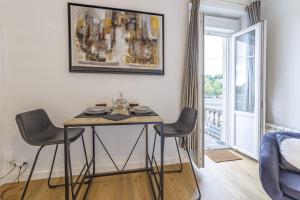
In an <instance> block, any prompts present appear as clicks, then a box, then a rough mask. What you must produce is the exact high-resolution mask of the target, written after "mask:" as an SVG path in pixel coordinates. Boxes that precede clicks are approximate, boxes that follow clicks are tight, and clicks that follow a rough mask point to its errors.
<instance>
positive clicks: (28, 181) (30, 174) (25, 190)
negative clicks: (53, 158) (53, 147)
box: [21, 146, 44, 200]
mask: <svg viewBox="0 0 300 200" xmlns="http://www.w3.org/2000/svg"><path fill="white" fill-rule="evenodd" d="M43 147H44V146H41V147H40V148H39V150H38V151H37V153H36V156H35V159H34V162H33V165H32V167H31V170H30V173H29V177H28V179H27V182H26V185H25V188H24V190H23V193H22V197H21V200H23V199H24V198H25V195H26V192H27V189H28V186H29V183H30V180H31V177H32V174H33V171H34V168H35V165H36V163H37V160H38V157H39V155H40V152H41V150H42V148H43Z"/></svg>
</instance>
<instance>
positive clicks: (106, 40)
mask: <svg viewBox="0 0 300 200" xmlns="http://www.w3.org/2000/svg"><path fill="white" fill-rule="evenodd" d="M68 17H69V67H70V72H102V73H105V72H106V73H136V74H154V75H164V15H163V14H157V13H149V12H141V11H134V10H125V9H118V8H109V7H100V6H92V5H83V4H75V3H68Z"/></svg>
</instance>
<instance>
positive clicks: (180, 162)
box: [150, 134, 183, 173]
mask: <svg viewBox="0 0 300 200" xmlns="http://www.w3.org/2000/svg"><path fill="white" fill-rule="evenodd" d="M174 140H175V144H176V148H177V153H178V158H179V164H180V168H179V169H177V170H164V173H174V172H178V173H181V172H182V169H183V167H182V160H181V156H180V151H179V147H178V142H177V139H176V137H174ZM155 144H156V134H155V137H154V144H153V151H152V160H151V163H150V164H151V166H152V163H153V160H154V150H155ZM157 173H158V172H157Z"/></svg>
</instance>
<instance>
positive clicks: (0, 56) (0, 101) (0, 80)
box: [0, 21, 4, 185]
mask: <svg viewBox="0 0 300 200" xmlns="http://www.w3.org/2000/svg"><path fill="white" fill-rule="evenodd" d="M3 97H4V46H3V32H2V23H1V21H0V138H3V137H4V134H3V133H4V127H3V124H4V123H3V120H4V118H3V117H4V98H3ZM3 146H4V143H3V140H0V176H2V174H3V173H4V172H3V170H4V169H3V168H4V165H3ZM0 185H1V182H0Z"/></svg>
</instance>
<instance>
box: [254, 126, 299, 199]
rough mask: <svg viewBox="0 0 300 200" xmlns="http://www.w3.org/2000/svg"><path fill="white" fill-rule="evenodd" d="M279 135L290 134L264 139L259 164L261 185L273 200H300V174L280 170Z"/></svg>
mask: <svg viewBox="0 0 300 200" xmlns="http://www.w3.org/2000/svg"><path fill="white" fill-rule="evenodd" d="M277 134H289V133H286V132H276V133H267V134H265V135H264V136H263V138H262V143H261V149H260V164H259V174H260V179H261V183H262V185H263V188H264V190H265V191H266V192H267V194H268V195H269V196H270V197H271V198H272V200H300V174H299V173H296V172H292V171H288V170H284V169H281V168H280V152H279V145H278V142H277V139H276V135H277ZM290 134H291V135H292V134H293V133H290ZM299 148H300V147H299ZM299 159H300V155H299Z"/></svg>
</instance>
